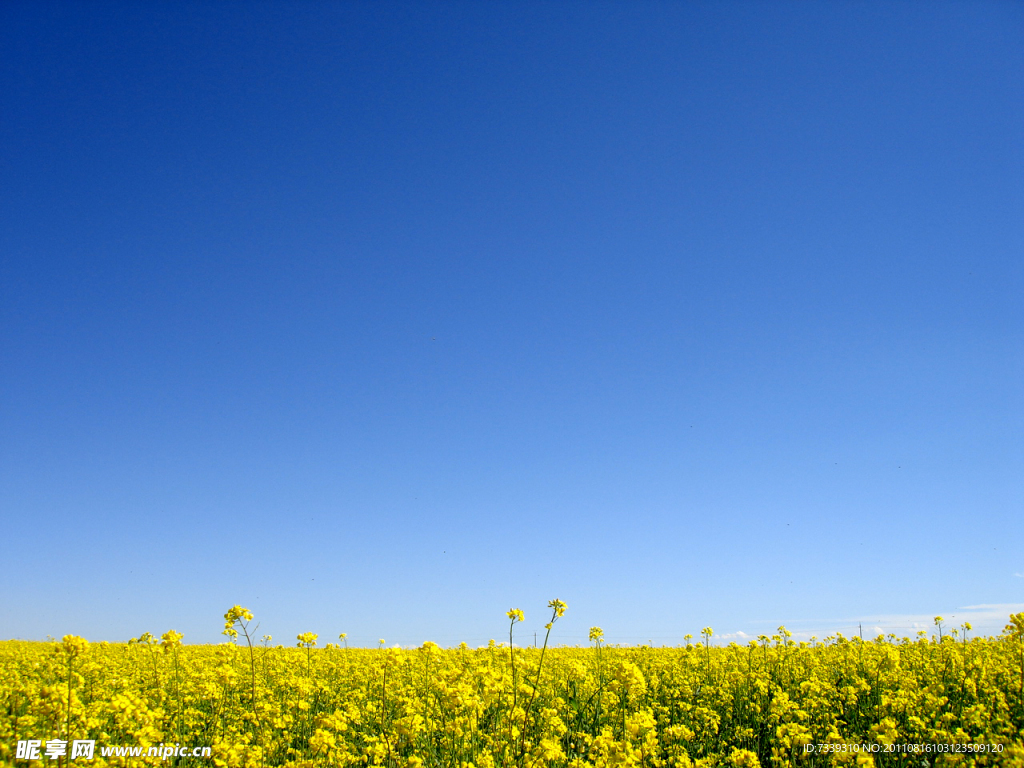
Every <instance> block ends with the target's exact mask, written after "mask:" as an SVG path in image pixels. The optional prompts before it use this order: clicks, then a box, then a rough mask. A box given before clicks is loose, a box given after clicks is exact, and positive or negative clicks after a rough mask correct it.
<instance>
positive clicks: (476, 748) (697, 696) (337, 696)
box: [0, 600, 1024, 768]
mask: <svg viewBox="0 0 1024 768" xmlns="http://www.w3.org/2000/svg"><path fill="white" fill-rule="evenodd" d="M548 608H549V610H550V612H551V619H550V621H549V623H548V625H547V630H548V637H546V638H545V642H544V645H543V647H541V648H531V647H522V648H521V647H518V646H517V645H515V635H514V630H515V626H516V624H517V623H518V622H520V621H522V620H523V618H524V614H523V611H521V610H520V609H512V610H510V611H508V612H507V614H506V616H507V618H508V620H509V624H508V629H509V642H508V643H505V642H501V643H496V642H494V641H491V643H490V644H489V645H487V646H485V647H481V648H469V647H467V646H466V645H465V644H462V645H461V646H459V647H457V648H450V649H442V648H440V647H438V646H437V645H435V644H433V643H429V642H427V643H424V644H423V645H422V646H421V647H420V648H418V649H409V650H400V649H384V648H383V647H381V648H374V649H361V648H348V647H347V642H346V636H345V635H341V636H340V637H339V640H340V641H341V642H340V643H339V644H333V643H331V644H328V645H327V646H326V647H323V646H320V645H319V644H318V643H319V636H318V635H316V634H314V633H311V632H308V633H303V634H301V635H299V636H298V637H297V638H296V640H297V643H296V646H294V647H282V646H273V645H271V642H272V638H270V637H269V636H263V637H262V638H259V639H258V638H256V637H254V636H253V630H254V626H255V625H254V624H253V615H252V613H251V612H250V611H248V610H247V609H245V608H243V607H241V606H235V607H233V608H232V609H230V610H229V611H228V612H227V614H226V615H225V617H224V620H225V628H224V632H225V634H226V635H227V636H228V640H229V641H228V642H227V643H225V644H223V645H216V646H211V645H193V646H190V645H185V644H182V639H183V638H182V636H181V634H179V633H177V632H174V631H173V630H172V631H168V632H166V633H165V634H164V635H163V636H162V637H161V638H157V637H155V636H154V635H151V634H148V633H146V634H144V635H142V636H141V637H139V638H135V639H133V640H132V641H131V642H129V643H89V642H87V641H86V640H84V639H82V638H79V637H74V636H70V635H69V636H66V637H65V638H64V639H63V641H62V642H48V643H41V642H22V641H8V642H3V643H0V705H2V711H0V732H2V738H0V763H2V764H3V765H33V764H34V765H49V764H53V765H58V766H61V765H67V764H71V763H73V764H76V765H77V764H82V765H96V766H107V765H128V764H137V765H144V764H153V765H156V764H166V765H175V764H181V765H214V764H215V765H217V766H229V767H231V768H235V767H242V766H245V767H247V768H258V767H262V766H293V767H294V768H300V767H301V768H312V767H313V766H387V768H419V767H420V766H423V767H425V768H434V767H435V766H436V767H438V768H440V767H441V766H444V767H446V768H497V767H499V766H500V767H501V768H528V767H529V768H534V767H539V766H572V767H573V768H585V767H589V766H594V767H595V768H597V767H601V768H604V767H605V766H608V767H611V766H651V767H652V768H660V767H661V766H680V767H681V768H688V767H690V766H735V767H736V768H744V767H745V768H751V767H753V766H808V767H810V766H832V765H851V766H871V765H876V766H896V765H900V766H903V765H907V766H925V765H927V766H947V765H949V766H952V765H958V766H990V765H991V766H1024V740H1022V727H1024V614H1016V615H1014V616H1011V617H1010V622H1009V624H1008V625H1007V627H1006V630H1005V632H1004V633H1003V634H1002V635H1000V636H998V637H992V638H972V639H968V635H967V631H968V630H969V629H970V628H969V626H967V625H965V626H963V627H961V628H960V630H961V631H960V632H959V633H957V634H952V633H949V634H944V635H942V636H940V637H935V638H926V637H922V636H919V637H918V638H917V639H909V638H902V639H901V638H896V637H894V636H891V635H890V636H888V637H880V638H878V639H876V640H875V641H872V642H864V641H862V640H860V639H859V638H853V639H848V638H845V637H843V636H842V635H836V636H833V637H829V638H826V639H825V640H824V641H820V642H817V641H815V642H813V643H808V642H799V643H797V642H794V641H792V639H791V636H790V634H789V633H788V632H787V631H786V630H785V628H782V627H780V628H779V632H778V634H776V635H774V636H772V637H761V638H759V640H758V641H755V642H751V643H749V644H748V645H743V646H741V645H737V644H734V643H733V644H729V645H727V646H716V645H713V644H712V643H711V638H712V637H713V631H712V629H711V628H710V627H706V628H705V629H704V630H703V632H702V642H699V643H690V642H689V640H687V645H685V646H682V647H676V648H654V647H645V646H641V647H617V646H607V645H605V643H604V638H603V632H602V631H601V629H600V628H599V627H593V628H592V629H591V630H590V640H591V645H590V646H589V647H583V648H581V647H549V644H548V639H549V636H550V632H551V627H552V626H553V624H554V623H555V622H556V621H557V620H558V619H559V618H560V617H561V616H562V615H563V614H564V612H565V610H566V606H565V604H564V603H562V602H561V601H558V600H553V601H551V603H549V606H548ZM937 621H938V622H939V627H940V629H941V621H940V620H937ZM26 738H38V739H41V740H42V741H43V742H44V743H45V742H46V741H47V740H50V739H57V740H66V741H68V742H70V741H71V740H72V739H93V740H96V741H97V743H99V744H108V743H117V744H135V745H140V746H142V747H143V748H147V747H150V746H154V745H164V744H185V743H187V744H204V745H209V746H210V747H211V749H210V756H209V757H206V758H196V757H187V758H185V757H171V758H170V759H168V758H167V757H166V756H165V757H163V758H161V757H155V756H154V757H146V756H142V757H117V756H103V755H100V754H99V752H97V754H96V755H95V756H94V757H93V759H91V760H89V761H83V760H79V759H75V760H72V761H71V763H68V762H67V761H66V758H57V759H55V760H53V762H52V763H51V762H50V761H49V760H46V759H44V760H43V762H42V763H40V762H38V761H35V762H27V761H23V760H18V759H17V756H16V754H15V752H14V745H15V744H16V743H17V742H18V741H19V740H24V739H26ZM902 744H916V745H920V746H921V750H920V751H916V752H907V751H902V752H901V751H898V750H897V749H896V747H897V746H898V745H902ZM929 745H930V746H929ZM943 745H945V746H943ZM978 745H981V746H980V747H979V746H978ZM985 745H987V746H985ZM981 748H984V749H987V750H989V751H976V750H977V749H981ZM996 748H997V749H996Z"/></svg>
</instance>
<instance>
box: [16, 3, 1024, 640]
mask: <svg viewBox="0 0 1024 768" xmlns="http://www.w3.org/2000/svg"><path fill="white" fill-rule="evenodd" d="M0 70H2V76H0V110H2V117H0V210H2V212H0V366H2V367H0V518H2V525H3V536H2V539H0V636H2V637H23V638H43V637H45V636H46V635H47V634H50V635H54V636H60V635H63V634H65V633H68V632H73V633H76V634H81V635H84V636H86V637H88V638H90V639H92V640H102V639H107V640H124V639H127V638H128V637H131V636H135V635H138V634H139V633H141V632H143V631H151V632H155V633H160V632H163V631H165V630H167V629H169V628H172V627H173V628H175V629H177V630H179V631H182V632H184V633H185V637H186V641H191V642H208V641H219V640H221V639H222V638H220V636H219V634H218V632H219V630H220V629H221V615H222V614H223V613H224V611H225V610H226V609H227V608H229V607H230V606H231V605H233V604H235V603H241V604H243V605H246V606H248V607H250V608H251V609H252V610H253V611H254V612H255V613H256V616H257V619H259V620H261V621H262V625H261V628H260V630H259V632H260V634H262V633H264V632H267V633H270V634H272V635H274V637H275V641H277V640H280V641H283V642H287V643H294V639H293V638H294V636H295V634H296V633H298V632H302V631H314V632H318V633H319V634H320V636H321V644H323V642H325V640H328V639H333V638H336V637H337V634H338V633H339V632H342V631H345V632H348V634H349V637H350V641H351V642H354V643H355V644H369V645H375V644H376V642H377V639H378V638H385V639H386V641H387V642H388V644H389V645H390V644H392V643H402V644H412V643H420V642H422V641H423V640H427V639H431V640H434V641H436V642H440V643H442V644H454V643H457V642H459V641H460V640H466V641H467V642H470V643H471V644H480V643H484V642H486V641H487V639H488V638H491V637H494V638H496V639H498V640H500V639H501V638H502V636H503V634H504V633H505V632H507V620H506V619H505V616H504V612H505V611H506V610H508V609H509V608H510V607H521V608H522V609H524V610H525V612H526V618H527V620H526V623H525V624H524V625H522V636H523V638H524V639H526V638H529V639H530V640H531V641H532V633H533V631H534V630H536V629H538V628H539V627H540V625H541V624H543V622H544V621H546V620H547V618H546V615H545V610H544V605H545V604H546V602H547V601H548V600H549V599H551V598H553V597H558V598H560V599H562V600H564V601H565V602H566V603H568V606H569V609H568V612H567V614H566V616H565V618H564V619H563V620H562V621H560V622H559V623H558V624H557V625H556V627H555V635H554V640H555V641H556V642H563V643H576V642H582V643H585V642H586V632H587V628H588V627H589V626H591V625H601V626H602V627H604V628H605V631H606V633H607V636H608V639H609V640H610V641H612V642H643V641H646V640H653V641H654V642H656V643H659V642H665V643H675V642H681V638H682V636H683V635H684V634H686V633H688V632H689V633H692V634H695V635H699V631H700V628H701V627H703V626H706V625H711V626H713V627H714V629H715V632H716V636H718V635H724V636H726V637H728V636H730V635H733V636H736V637H742V635H738V634H736V633H740V632H743V633H747V634H753V633H757V632H762V631H765V630H770V629H773V628H774V627H776V626H778V625H779V624H780V623H787V625H789V626H791V627H793V628H796V629H799V630H801V631H804V632H806V633H807V634H809V633H810V632H811V631H815V632H817V633H818V634H819V636H820V635H821V634H822V632H824V631H827V630H829V629H831V628H835V627H849V626H850V625H855V624H856V623H857V622H861V621H863V622H867V623H872V622H874V623H877V624H879V625H880V626H881V625H885V627H900V628H904V627H905V628H906V629H899V630H898V631H899V632H900V633H901V634H902V633H903V632H904V631H906V632H909V631H910V628H909V627H910V626H912V622H911V618H913V617H916V619H914V620H917V619H920V618H921V617H925V618H927V617H930V616H931V615H933V614H935V613H943V614H944V615H946V616H947V619H948V618H949V616H950V615H952V616H954V617H956V618H953V619H952V620H951V622H950V623H954V624H955V623H957V622H958V621H959V620H960V618H962V617H968V616H975V618H976V620H978V619H980V620H981V622H982V625H983V628H984V629H987V630H989V631H997V630H998V629H999V628H1000V627H1001V626H1002V624H1003V623H1005V622H1004V621H1003V620H1001V619H1003V618H1004V617H1005V613H1006V612H1008V610H1009V608H1010V607H1012V606H1014V605H1018V606H1019V607H1018V608H1017V610H1022V609H1024V605H1020V604H1022V603H1024V554H1022V553H1024V440H1022V435H1024V364H1022V363H1024V355H1022V352H1024V309H1022V307H1024V302H1022V297H1024V258H1022V254H1024V216H1022V213H1024V7H1022V6H1021V5H1020V4H1015V3H1009V2H1007V3H996V2H992V3H981V2H979V3H955V4H944V3H908V4H900V3H891V2H885V3H809V2H808V3H794V4H774V3H720V2H715V3H707V4H699V3H625V2H623V3H620V4H608V3H585V4H584V3H536V4H530V3H518V4H513V3H507V4H502V3H464V4H460V3H444V4H442V3H426V2H425V3H411V4H378V3H365V4H342V3H337V4H327V3H322V4H316V3H292V4H288V5H283V4H269V5H268V4H240V3H224V4H179V3H168V4H155V3H143V4H139V3H133V4H126V5H104V4H99V3H74V4H56V3H49V4H45V3H24V4H18V3H4V4H3V6H2V7H0ZM970 606H973V607H970ZM978 606H981V607H978ZM985 606H995V607H994V608H985ZM972 612H973V613H972ZM986 622H987V623H986ZM865 627H866V630H865V631H867V624H866V625H865ZM844 631H848V630H844Z"/></svg>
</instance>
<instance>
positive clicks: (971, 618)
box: [723, 603, 1024, 640]
mask: <svg viewBox="0 0 1024 768" xmlns="http://www.w3.org/2000/svg"><path fill="white" fill-rule="evenodd" d="M1020 611H1024V603H979V604H976V605H963V606H959V607H952V606H943V607H940V608H939V609H938V610H935V611H934V612H929V613H913V614H912V613H906V614H876V615H872V616H856V617H843V618H814V619H789V620H787V621H784V622H782V623H783V624H784V625H785V626H786V628H787V629H789V631H790V632H792V633H793V639H794V640H808V639H810V637H811V636H816V637H817V638H818V639H819V640H820V639H822V638H825V637H827V636H829V635H834V634H836V633H837V632H841V633H843V634H844V635H845V636H846V637H853V636H856V635H858V634H860V633H861V632H863V634H864V639H865V640H867V639H868V638H869V637H870V638H874V637H877V636H878V635H889V634H893V635H896V636H897V637H906V636H909V637H913V636H914V635H915V634H917V632H920V631H924V632H927V633H929V634H932V633H934V631H935V617H936V616H942V617H943V625H944V626H945V628H946V629H945V631H946V632H947V633H948V632H949V631H950V630H952V629H956V628H959V626H960V625H961V624H963V623H964V622H970V624H971V627H972V629H971V633H970V634H971V636H972V637H978V636H983V635H998V634H999V633H1000V632H1002V631H1003V627H1004V626H1005V625H1006V622H1007V618H1008V617H1009V615H1010V614H1011V613H1018V612H1020ZM752 623H755V622H752ZM762 623H764V624H765V626H766V629H765V630H761V631H763V632H764V634H766V635H769V636H771V635H774V634H776V633H777V631H776V630H774V629H770V630H769V629H767V626H768V622H761V621H758V622H756V624H757V625H760V624H762ZM771 625H772V626H775V625H776V622H771ZM758 633H759V631H755V632H754V636H756V635H757V634H758ZM727 637H729V636H727V635H723V639H726V638H727Z"/></svg>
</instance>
